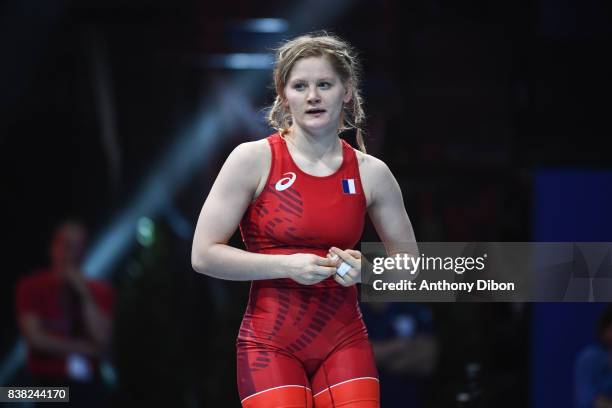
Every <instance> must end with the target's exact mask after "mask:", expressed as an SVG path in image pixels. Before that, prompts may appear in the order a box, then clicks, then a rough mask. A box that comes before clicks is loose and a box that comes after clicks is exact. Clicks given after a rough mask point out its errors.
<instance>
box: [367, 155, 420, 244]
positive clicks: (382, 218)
mask: <svg viewBox="0 0 612 408" xmlns="http://www.w3.org/2000/svg"><path fill="white" fill-rule="evenodd" d="M361 172H362V181H363V183H364V188H365V189H366V190H367V193H368V214H369V215H370V219H371V220H372V223H373V224H374V228H376V232H377V233H378V236H379V237H380V239H381V240H382V242H383V243H384V245H385V248H386V250H387V253H388V254H389V255H391V256H392V255H395V254H398V253H408V254H413V255H417V256H418V248H417V245H416V239H415V237H414V231H413V229H412V224H411V223H410V219H409V218H408V214H407V213H406V209H405V208H404V200H403V198H402V192H401V190H400V187H399V184H398V183H397V181H396V180H395V177H393V174H392V173H391V171H390V170H389V168H388V167H387V165H386V164H385V163H383V162H382V161H381V160H379V159H376V158H374V157H372V156H365V157H364V163H363V165H362V167H361Z"/></svg>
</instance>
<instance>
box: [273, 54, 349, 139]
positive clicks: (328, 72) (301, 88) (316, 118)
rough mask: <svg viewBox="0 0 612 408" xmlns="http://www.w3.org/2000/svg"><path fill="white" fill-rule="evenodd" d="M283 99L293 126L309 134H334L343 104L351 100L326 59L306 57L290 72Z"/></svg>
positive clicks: (338, 125) (338, 124) (338, 123)
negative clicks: (289, 112)
mask: <svg viewBox="0 0 612 408" xmlns="http://www.w3.org/2000/svg"><path fill="white" fill-rule="evenodd" d="M285 99H286V101H285V104H286V105H285V106H286V107H288V108H289V110H290V111H291V115H292V117H293V126H299V127H300V128H301V129H302V130H304V131H307V132H309V133H327V132H329V133H333V134H336V133H337V131H338V128H339V127H340V115H341V113H342V105H343V103H348V102H349V101H350V100H351V92H350V90H349V89H347V88H346V87H345V86H344V84H343V83H342V81H341V79H340V77H339V76H338V74H337V73H336V71H335V70H334V68H333V67H332V65H331V64H330V62H329V61H328V59H327V58H326V57H308V58H302V59H300V60H298V61H297V62H296V63H295V65H294V66H293V68H292V69H291V72H290V73H289V78H288V81H287V84H286V85H285Z"/></svg>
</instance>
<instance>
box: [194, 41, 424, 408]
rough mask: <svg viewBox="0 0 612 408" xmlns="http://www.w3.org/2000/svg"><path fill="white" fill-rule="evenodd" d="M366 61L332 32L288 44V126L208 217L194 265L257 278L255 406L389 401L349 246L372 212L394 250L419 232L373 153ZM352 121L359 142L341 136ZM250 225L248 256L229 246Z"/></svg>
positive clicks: (222, 183)
mask: <svg viewBox="0 0 612 408" xmlns="http://www.w3.org/2000/svg"><path fill="white" fill-rule="evenodd" d="M358 70H359V69H358V63H357V60H356V57H355V52H354V50H353V49H352V48H351V47H350V46H349V45H348V44H347V43H346V42H345V41H343V40H341V39H339V38H337V37H335V36H331V35H328V34H327V33H320V34H319V33H315V34H309V35H304V36H300V37H297V38H295V39H293V40H291V41H288V42H286V43H285V44H284V45H282V46H281V47H280V49H279V50H278V51H277V54H276V64H275V68H274V74H273V75H274V85H275V90H276V95H277V96H276V100H275V103H274V105H273V106H272V109H271V111H270V114H269V117H268V119H269V122H270V124H271V125H272V127H274V128H275V129H277V130H278V132H277V133H275V134H273V135H271V136H269V137H267V138H266V139H262V140H259V141H255V142H249V143H243V144H241V145H239V146H238V147H237V148H236V149H235V150H234V151H233V152H232V153H231V154H230V156H229V157H228V159H227V161H226V162H225V164H224V165H223V168H222V169H221V171H220V173H219V175H218V176H217V179H216V181H215V183H214V185H213V187H212V189H211V191H210V193H209V195H208V197H207V199H206V202H205V203H204V206H203V208H202V211H201V213H200V217H199V219H198V224H197V227H196V231H195V236H194V242H193V248H192V264H193V267H194V269H195V270H196V271H198V272H201V273H205V274H207V275H210V276H213V277H217V278H221V279H228V280H251V281H253V282H252V286H251V292H250V299H249V303H248V306H247V310H246V312H245V315H244V318H243V321H242V325H241V328H240V332H239V335H238V341H237V352H238V357H237V360H238V361H237V363H238V367H237V374H238V391H239V395H240V400H241V403H242V405H243V406H244V407H249V408H252V407H279V406H292V407H312V406H313V404H314V406H316V407H319V408H321V407H334V406H335V407H340V406H342V407H346V408H349V407H350V408H357V407H359V408H374V407H379V404H380V402H379V384H378V373H377V370H376V366H375V362H374V356H373V353H372V347H371V345H370V343H369V341H368V336H367V332H366V328H365V325H364V323H363V320H362V318H361V312H360V310H359V305H358V299H357V289H356V286H355V284H356V283H358V282H360V279H361V274H360V271H361V253H360V252H359V251H355V250H352V249H351V248H353V247H354V246H355V245H356V244H357V242H358V241H359V239H360V237H361V234H362V231H363V227H364V222H365V214H366V212H367V213H368V215H369V216H370V218H371V220H372V222H373V224H374V226H375V228H376V231H377V233H378V235H379V236H380V238H381V239H382V241H383V242H384V243H385V246H386V249H387V251H388V252H389V253H390V254H396V253H403V252H409V251H407V250H406V243H414V242H415V238H414V233H413V230H412V225H411V223H410V220H409V218H408V215H407V214H406V210H405V208H404V203H403V199H402V194H401V191H400V188H399V185H398V183H397V181H396V180H395V178H394V176H393V175H392V174H391V172H390V170H389V168H388V167H387V166H386V165H385V163H383V162H382V161H381V160H379V159H376V158H374V157H372V156H370V155H367V154H366V153H365V146H364V143H363V136H362V134H361V127H362V124H363V121H364V117H365V114H364V111H363V107H362V100H361V96H360V89H359V76H358ZM347 128H349V129H350V128H353V129H355V130H356V137H357V144H358V145H359V148H360V150H356V149H354V148H352V147H351V146H350V145H349V144H348V143H347V142H345V141H344V140H342V139H340V138H339V133H340V132H341V131H342V130H344V129H347ZM238 226H240V230H241V233H242V237H243V240H244V242H245V244H246V248H247V250H246V251H243V250H240V249H237V248H233V247H230V246H229V245H228V244H227V243H228V240H229V239H230V237H231V236H232V234H233V233H234V231H235V230H236V228H237V227H238ZM342 262H344V263H345V264H347V266H348V269H347V270H346V271H345V273H344V274H342V273H341V272H339V269H338V271H337V268H340V266H341V263H342Z"/></svg>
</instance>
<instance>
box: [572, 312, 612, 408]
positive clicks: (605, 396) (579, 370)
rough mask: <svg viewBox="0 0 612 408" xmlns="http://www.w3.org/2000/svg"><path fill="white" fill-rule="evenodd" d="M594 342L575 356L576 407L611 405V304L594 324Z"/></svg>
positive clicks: (607, 406)
mask: <svg viewBox="0 0 612 408" xmlns="http://www.w3.org/2000/svg"><path fill="white" fill-rule="evenodd" d="M597 340H598V343H597V344H592V345H589V346H587V347H586V348H584V349H583V350H582V351H581V352H580V353H579V354H578V357H577V359H576V365H575V371H574V375H575V377H574V388H575V390H574V391H575V396H576V407H577V408H612V364H611V358H612V353H611V351H612V305H608V306H606V308H605V309H604V311H603V313H602V315H601V317H600V318H599V323H598V325H597Z"/></svg>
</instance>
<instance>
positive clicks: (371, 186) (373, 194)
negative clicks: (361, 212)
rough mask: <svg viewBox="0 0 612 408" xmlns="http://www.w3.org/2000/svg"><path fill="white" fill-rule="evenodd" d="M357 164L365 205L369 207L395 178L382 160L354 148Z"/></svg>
mask: <svg viewBox="0 0 612 408" xmlns="http://www.w3.org/2000/svg"><path fill="white" fill-rule="evenodd" d="M355 153H356V155H357V163H358V164H359V176H360V178H361V184H362V186H363V192H364V194H365V197H366V202H367V206H368V207H370V205H372V204H373V203H374V202H375V201H376V198H377V197H378V196H380V195H381V192H382V191H383V190H385V189H386V188H387V187H386V186H389V185H392V184H393V182H394V180H395V178H394V177H393V174H391V170H389V167H388V166H387V165H386V164H385V162H384V161H382V160H380V159H379V158H377V157H374V156H372V155H370V154H367V153H363V152H361V151H359V150H355Z"/></svg>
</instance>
